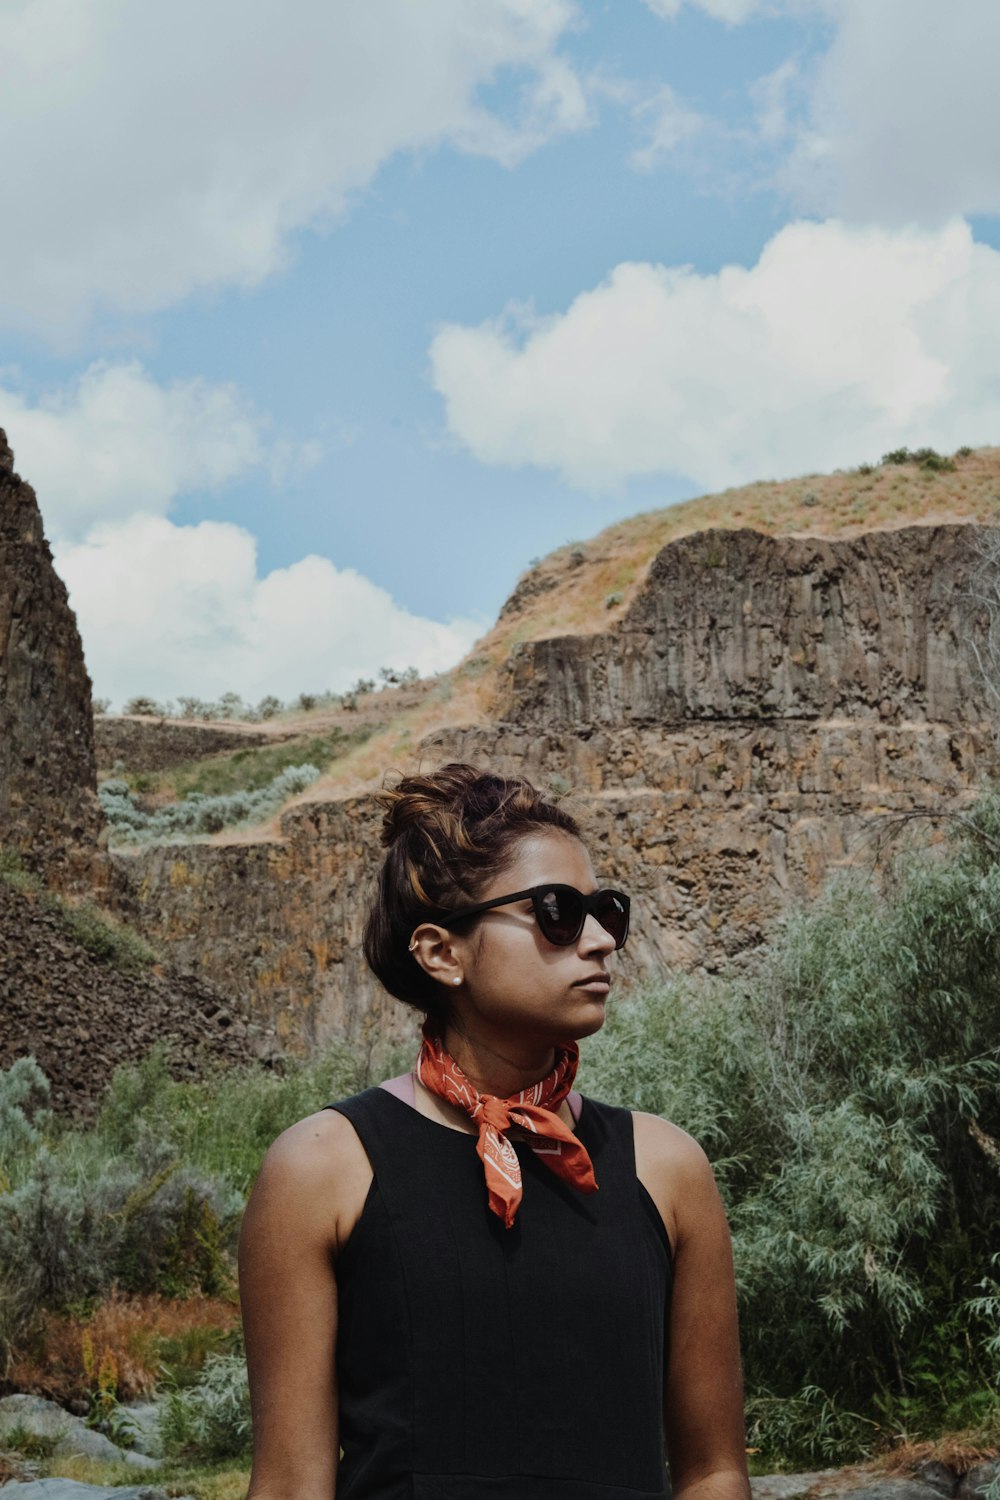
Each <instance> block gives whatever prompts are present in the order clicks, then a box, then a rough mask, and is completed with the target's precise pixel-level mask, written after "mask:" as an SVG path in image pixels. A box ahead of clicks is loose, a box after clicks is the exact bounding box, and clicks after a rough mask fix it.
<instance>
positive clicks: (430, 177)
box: [0, 0, 1000, 703]
mask: <svg viewBox="0 0 1000 1500" xmlns="http://www.w3.org/2000/svg"><path fill="white" fill-rule="evenodd" d="M192 40H196V41H197V46H193V45H191V43H192ZM998 42H1000V19H998V15H997V12H996V9H995V7H992V6H991V5H989V4H988V3H987V0H962V3H961V4H959V5H958V6H956V7H955V8H954V9H953V10H952V11H951V12H949V22H948V31H947V33H946V34H945V33H943V30H942V19H941V10H940V7H939V6H936V5H932V4H931V3H930V0H880V4H879V6H877V7H872V6H871V5H870V4H868V5H866V4H865V3H864V0H767V3H765V0H697V3H696V0H645V3H644V0H613V3H611V0H606V3H590V0H578V3H571V0H420V3H419V4H417V3H416V0H366V3H365V6H364V7H359V6H356V5H353V4H352V5H348V4H346V3H343V0H336V3H332V4H331V3H329V0H327V3H318V0H292V3H289V4H286V5H285V6H284V7H283V8H282V11H281V15H280V16H279V15H278V13H277V11H276V10H275V8H274V7H273V6H272V5H271V4H270V3H268V0H243V3H242V4H241V5H240V6H237V5H236V4H235V3H233V0H216V3H215V4H214V5H213V7H209V8H205V7H203V6H202V7H199V6H197V5H195V4H194V3H193V0H173V3H172V4H171V5H169V6H168V5H167V4H166V3H164V0H143V3H142V4H141V5H140V4H139V3H138V0H92V4H91V5H90V6H88V7H84V8H81V7H79V6H76V5H75V4H74V3H73V0H4V3H0V65H2V66H3V67H4V76H5V77H7V78H11V77H14V78H16V79H17V80H18V82H17V84H16V85H15V86H14V87H13V88H11V89H9V90H7V89H5V92H4V97H3V98H2V99H0V139H2V140H3V143H4V146H5V150H4V159H5V161H11V160H14V161H15V162H16V168H15V170H14V171H13V173H12V180H11V181H10V182H9V184H8V188H7V201H8V203H11V204H13V205H16V217H17V221H18V225H19V232H18V233H17V234H16V235H10V234H5V235H4V237H3V241H4V243H3V245H2V247H0V424H2V425H4V426H5V427H6V428H7V430H8V435H9V438H10V441H11V444H12V446H13V447H14V449H15V454H16V457H17V464H18V468H19V469H20V471H21V472H22V473H23V474H24V476H25V477H26V478H28V479H29V480H31V481H32V482H33V483H34V484H35V485H36V487H37V489H38V492H39V498H40V501H41V504H42V509H43V514H44V516H45V518H46V525H47V529H48V532H49V535H50V537H51V539H52V541H53V545H54V550H55V553H56V558H57V562H58V565H59V567H60V570H61V572H62V573H63V576H64V577H65V578H66V581H67V583H68V586H69V588H70V592H71V599H72V602H73V603H74V606H75V607H76V609H77V613H78V617H79V620H80V625H81V631H82V634H83V638H84V646H85V650H86V652H87V657H88V663H89V665H90V668H91V672H92V675H93V677H94V683H95V691H96V692H97V693H98V694H99V695H102V696H107V697H109V698H111V699H112V701H114V702H116V703H120V702H121V701H123V700H124V698H125V697H127V696H128V695H129V694H131V693H134V692H139V691H145V692H150V693H153V694H154V695H157V696H159V697H163V698H169V697H172V696H176V695H177V694H178V693H182V692H192V693H197V694H201V695H202V696H206V697H211V696H217V695H218V694H219V693H221V692H223V691H226V690H229V689H235V690H237V691H239V692H241V693H243V694H245V695H247V696H249V697H256V696H260V695H262V694H263V693H264V692H276V693H278V694H279V695H281V696H284V697H289V696H292V695H294V694H295V693H297V692H298V691H300V690H302V689H308V688H312V689H316V688H324V687H334V688H337V687H342V686H345V685H347V683H348V682H350V681H353V680H354V678H355V677H357V676H358V675H360V674H365V675H370V674H373V673H374V672H375V670H376V669H377V668H378V667H379V666H381V665H396V666H405V665H408V664H409V663H410V662H413V663H414V664H416V665H417V666H418V667H419V668H420V669H421V670H422V671H425V672H429V671H436V670H441V669H443V668H445V667H447V666H448V665H450V664H451V663H452V662H454V661H456V660H457V659H459V657H460V656H461V655H462V654H463V652H464V651H465V650H466V649H468V647H469V646H470V645H471V643H472V641H473V640H474V639H475V637H476V635H477V634H479V633H481V632H482V630H484V629H485V628H487V627H488V625H489V624H490V623H492V620H493V618H494V617H495V615H496V612H497V610H498V609H499V607H500V605H501V604H502V602H503V600H504V598H505V597H506V595H507V594H508V593H509V592H510V590H511V589H512V587H513V585H514V583H515V582H516V579H517V576H518V574H519V573H520V572H521V571H522V569H523V568H524V567H525V566H526V565H527V564H528V562H529V560H530V559H531V558H532V557H535V556H538V555H541V554H543V553H545V552H546V551H548V550H550V549H551V548H553V547H556V546H559V545H561V544H562V543H564V542H566V541H569V540H575V539H581V538H585V537H587V536H589V535H592V534H593V533H594V532H595V531H597V530H599V529H600V528H601V527H603V526H605V525H607V524H609V523H610V522H612V521H614V520H615V519H618V518H620V517H623V516H626V515H631V514H634V513H635V512H636V511H639V510H642V509H647V508H650V507H652V506H660V505H665V504H670V503H672V502H674V501H676V500H679V499H683V498H686V497H688V496H690V495H693V494H698V493H701V492H703V491H705V490H708V489H715V488H724V487H726V486H727V485H733V484H738V483H742V482H747V481H750V480H753V479H756V478H766V477H771V476H784V475H788V474H794V473H799V472H808V471H809V470H816V469H826V468H831V467H834V466H838V465H846V464H851V463H857V462H860V461H862V460H863V459H870V458H873V457H875V458H877V457H878V456H879V454H880V453H881V452H882V451H884V449H885V448H887V447H889V446H895V445H897V444H898V443H899V442H906V441H912V442H924V441H928V442H933V443H935V444H936V445H937V446H941V447H946V448H947V447H949V446H950V447H955V446H957V445H958V444H959V443H962V442H970V443H976V444H979V443H987V442H992V441H996V440H997V437H998V433H997V429H998V425H1000V423H998V420H997V402H998V398H1000V354H997V353H996V352H994V351H995V350H996V349H998V348H1000V326H998V325H1000V254H998V238H997V219H996V215H997V212H998V210H1000V164H998V162H997V160H996V156H995V151H994V150H993V146H992V141H993V140H995V139H996V129H997V126H998V125H1000V119H998V118H997V116H998V115H1000V106H998V103H997V100H996V98H995V90H994V87H993V80H992V76H991V72H990V65H989V59H990V57H991V56H992V57H995V56H996V47H997V43H998ZM932 101H933V105H932Z"/></svg>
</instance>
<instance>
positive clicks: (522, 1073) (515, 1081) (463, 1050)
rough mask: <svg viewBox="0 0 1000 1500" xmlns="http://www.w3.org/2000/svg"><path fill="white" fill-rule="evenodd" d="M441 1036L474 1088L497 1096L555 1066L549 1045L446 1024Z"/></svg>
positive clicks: (503, 1096)
mask: <svg viewBox="0 0 1000 1500" xmlns="http://www.w3.org/2000/svg"><path fill="white" fill-rule="evenodd" d="M443 1040H444V1045H445V1047H446V1049H447V1050H448V1052H449V1053H450V1054H451V1056H452V1057H453V1058H454V1059H455V1061H456V1062H457V1063H458V1066H459V1067H460V1068H461V1070H462V1072H463V1073H464V1074H465V1076H466V1078H467V1079H468V1080H469V1082H470V1083H471V1084H472V1086H473V1088H474V1089H476V1090H477V1092H478V1093H480V1094H494V1095H496V1097H497V1098H498V1099H508V1098H509V1097H510V1096H511V1095H512V1094H519V1093H520V1092H521V1091H522V1090H523V1089H529V1088H531V1086H532V1084H535V1083H538V1081H539V1079H541V1078H544V1077H545V1076H546V1074H547V1073H551V1071H552V1069H553V1068H554V1067H555V1062H556V1049H555V1048H554V1047H553V1046H551V1045H549V1046H545V1045H539V1044H537V1043H532V1042H519V1041H517V1040H512V1039H510V1038H493V1037H486V1036H483V1035H476V1034H475V1033H474V1032H472V1031H471V1030H470V1029H468V1028H466V1027H458V1026H447V1027H446V1028H445V1032H444V1038H443Z"/></svg>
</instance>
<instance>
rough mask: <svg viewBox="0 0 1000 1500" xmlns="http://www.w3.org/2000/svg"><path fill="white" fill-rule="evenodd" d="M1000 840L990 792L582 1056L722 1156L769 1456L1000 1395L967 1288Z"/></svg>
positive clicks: (683, 982)
mask: <svg viewBox="0 0 1000 1500" xmlns="http://www.w3.org/2000/svg"><path fill="white" fill-rule="evenodd" d="M998 850H1000V798H998V796H997V795H996V794H991V795H990V796H987V797H984V798H983V799H982V800H981V802H980V803H979V804H978V806H977V808H976V809H975V811H974V813H973V814H972V815H971V816H970V817H969V818H968V819H967V820H966V821H965V822H964V823H963V824H962V825H960V826H959V827H958V829H957V832H956V835H955V837H954V839H953V842H952V846H951V848H950V850H949V851H948V853H947V857H941V858H928V857H927V856H926V854H925V855H924V856H922V857H919V856H914V855H911V856H910V857H909V858H904V859H901V861H900V863H899V865H898V867H897V870H896V873H895V875H894V877H893V879H892V880H891V881H890V885H889V891H888V894H887V895H886V896H883V897H880V896H879V895H878V894H877V893H876V891H875V890H874V889H873V888H872V887H871V886H870V885H864V884H861V883H851V882H848V881H846V880H841V881H839V882H837V883H835V884H834V885H833V886H832V887H831V888H830V889H829V890H828V891H827V893H826V894H825V895H824V897H823V898H822V899H821V900H820V901H819V902H817V903H816V905H815V906H814V907H812V908H811V909H810V910H808V911H800V912H797V913H793V914H792V915H790V916H789V917H788V918H787V920H786V921H785V922H784V923H783V924H782V926H781V927H780V929H779V932H778V934H777V936H776V938H775V940H774V942H773V943H772V945H771V946H770V948H769V950H768V952H767V953H766V955H765V957H764V960H763V962H762V964H761V966H760V968H759V970H758V971H757V972H756V973H755V974H754V976H753V977H748V978H731V979H728V980H718V981H714V982H708V981H706V982H697V981H696V980H694V979H693V978H681V979H677V980H674V981H672V982H670V983H669V984H667V985H665V986H655V987H647V988H646V989H644V990H640V991H638V992H637V993H636V995H635V998H633V999H631V1000H630V1001H628V1002H626V1003H623V1004H622V1005H621V1006H619V1007H618V1008H616V1009H613V1010H612V1011H611V1013H610V1016H609V1021H608V1024H607V1026H606V1028H605V1030H604V1032H603V1033H601V1034H600V1035H599V1036H597V1037H595V1038H594V1039H593V1040H592V1041H591V1042H590V1043H588V1044H587V1046H586V1047H585V1049H584V1050H585V1058H586V1082H585V1084H584V1087H586V1088H588V1089H589V1090H590V1091H591V1092H592V1093H595V1094H597V1095H598V1096H600V1097H604V1098H607V1099H609V1100H611V1101H613V1102H617V1103H621V1104H628V1105H630V1106H631V1107H633V1108H640V1109H646V1110H650V1111H651V1112H653V1113H657V1114H663V1115H666V1116H668V1117H669V1118H671V1119H673V1120H675V1121H676V1122H677V1123H678V1124H680V1125H682V1126H683V1127H684V1128H685V1129H687V1130H689V1131H690V1132H691V1133H692V1134H693V1135H694V1136H695V1137H696V1139H698V1140H699V1141H700V1142H701V1143H702V1145H703V1146H704V1147H705V1149H706V1150H707V1152H708V1154H709V1156H710V1157H711V1158H712V1159H713V1162H714V1166H715V1170H716V1175H717V1178H718V1180H719V1184H720V1188H721V1190H722V1192H723V1196H724V1198H725V1200H726V1203H727V1207H728V1210H729V1215H730V1222H731V1225H732V1230H733V1241H734V1250H735V1255H736V1266H737V1282H738V1290H739V1295H740V1303H741V1319H742V1329H743V1348H744V1359H745V1369H746V1377H747V1385H748V1392H749V1396H750V1410H751V1413H752V1418H753V1421H754V1423H755V1428H754V1431H755V1433H756V1435H757V1444H758V1445H759V1446H762V1447H764V1448H765V1449H767V1450H768V1451H772V1450H779V1451H784V1452H786V1453H787V1452H789V1450H794V1452H795V1456H797V1457H800V1458H802V1459H805V1460H806V1461H809V1462H811V1461H814V1460H825V1459H828V1458H830V1457H832V1456H835V1455H837V1454H840V1453H846V1452H848V1451H852V1452H853V1453H854V1454H855V1455H856V1454H857V1452H858V1447H857V1445H858V1443H859V1442H862V1440H863V1434H864V1432H865V1431H867V1432H869V1433H870V1434H873V1435H875V1434H877V1432H878V1431H881V1432H886V1431H890V1430H898V1428H899V1426H900V1425H902V1426H903V1427H905V1428H906V1430H909V1431H911V1432H912V1431H914V1429H915V1428H916V1427H919V1426H920V1424H921V1423H924V1424H927V1423H932V1422H934V1421H946V1420H950V1419H953V1418H954V1416H955V1414H956V1413H959V1412H964V1413H965V1415H966V1416H969V1417H970V1419H971V1418H972V1417H975V1418H976V1419H977V1420H978V1419H981V1418H982V1417H983V1413H984V1411H986V1410H991V1409H994V1408H995V1409H1000V1391H998V1389H997V1386H998V1374H1000V1372H998V1369H997V1360H996V1347H997V1345H996V1335H997V1323H996V1320H995V1316H994V1314H995V1309H994V1308H993V1305H992V1302H991V1297H992V1295H993V1293H992V1292H990V1291H989V1290H988V1289H987V1291H986V1296H985V1297H984V1298H982V1299H979V1300H978V1301H977V1300H975V1299H973V1300H972V1301H970V1297H969V1293H970V1290H971V1289H972V1288H974V1287H976V1286H977V1284H979V1285H981V1284H982V1282H983V1280H984V1278H985V1277H986V1276H987V1273H988V1269H989V1257H990V1255H991V1253H992V1251H993V1247H994V1246H995V1235H996V1228H995V1226H996V1223H997V1222H998V1219H1000V1173H998V1171H997V1164H996V1160H995V1159H994V1157H992V1156H991V1154H990V1149H991V1148H990V1147H989V1144H988V1143H989V1142H994V1143H995V1141H996V1138H997V1137H998V1135H1000V1012H998V1009H997V1003H996V996H997V993H998V990H1000V860H998V858H997V851H998ZM977 1132H978V1135H977ZM984 1142H985V1143H987V1144H986V1145H984V1144H983V1143H984ZM994 1285H995V1283H994ZM991 1319H993V1321H992V1322H991ZM776 1330H780V1336H776ZM991 1340H992V1342H991ZM949 1414H950V1416H949ZM859 1424H860V1425H859ZM810 1434H812V1436H810Z"/></svg>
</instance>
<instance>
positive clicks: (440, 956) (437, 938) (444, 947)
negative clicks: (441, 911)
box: [409, 922, 464, 985]
mask: <svg viewBox="0 0 1000 1500" xmlns="http://www.w3.org/2000/svg"><path fill="white" fill-rule="evenodd" d="M409 946H410V952H411V953H412V954H413V957H414V958H415V959H416V961H417V963H418V964H419V965H420V967H421V968H422V969H423V970H424V972H425V973H427V974H429V975H430V976H431V978H432V979H435V980H437V982H438V983H439V984H447V985H459V984H461V983H462V980H463V978H464V974H463V972H462V959H461V956H460V954H459V953H458V951H457V949H456V946H455V939H454V937H453V936H452V934H451V933H450V932H449V931H448V929H447V927H438V926H436V925H435V923H433V922H421V924H420V926H419V927H415V928H414V929H413V932H412V933H411V934H410V945H409Z"/></svg>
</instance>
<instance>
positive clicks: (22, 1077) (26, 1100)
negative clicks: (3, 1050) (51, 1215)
mask: <svg viewBox="0 0 1000 1500" xmlns="http://www.w3.org/2000/svg"><path fill="white" fill-rule="evenodd" d="M48 1096H49V1080H48V1079H47V1078H46V1076H45V1074H44V1073H43V1072H42V1070H41V1068H40V1067H39V1066H38V1063H37V1062H36V1061H35V1059H34V1058H33V1057H19V1058H17V1060H16V1061H15V1062H13V1063H11V1065H10V1067H9V1068H8V1069H7V1071H6V1072H5V1073H4V1072H0V1193H3V1192H6V1191H7V1190H8V1189H9V1188H10V1187H12V1186H14V1185H15V1184H16V1183H17V1181H18V1170H19V1168H20V1167H21V1166H22V1164H23V1163H24V1162H25V1161H26V1160H27V1159H28V1157H29V1156H30V1154H31V1152H32V1151H33V1150H34V1149H35V1148H36V1147H37V1146H38V1145H40V1143H41V1140H42V1136H41V1131H40V1129H39V1126H40V1124H41V1123H42V1122H43V1121H44V1120H45V1119H46V1118H47V1117H46V1116H44V1115H43V1114H42V1104H43V1101H44V1100H46V1099H47V1098H48Z"/></svg>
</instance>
